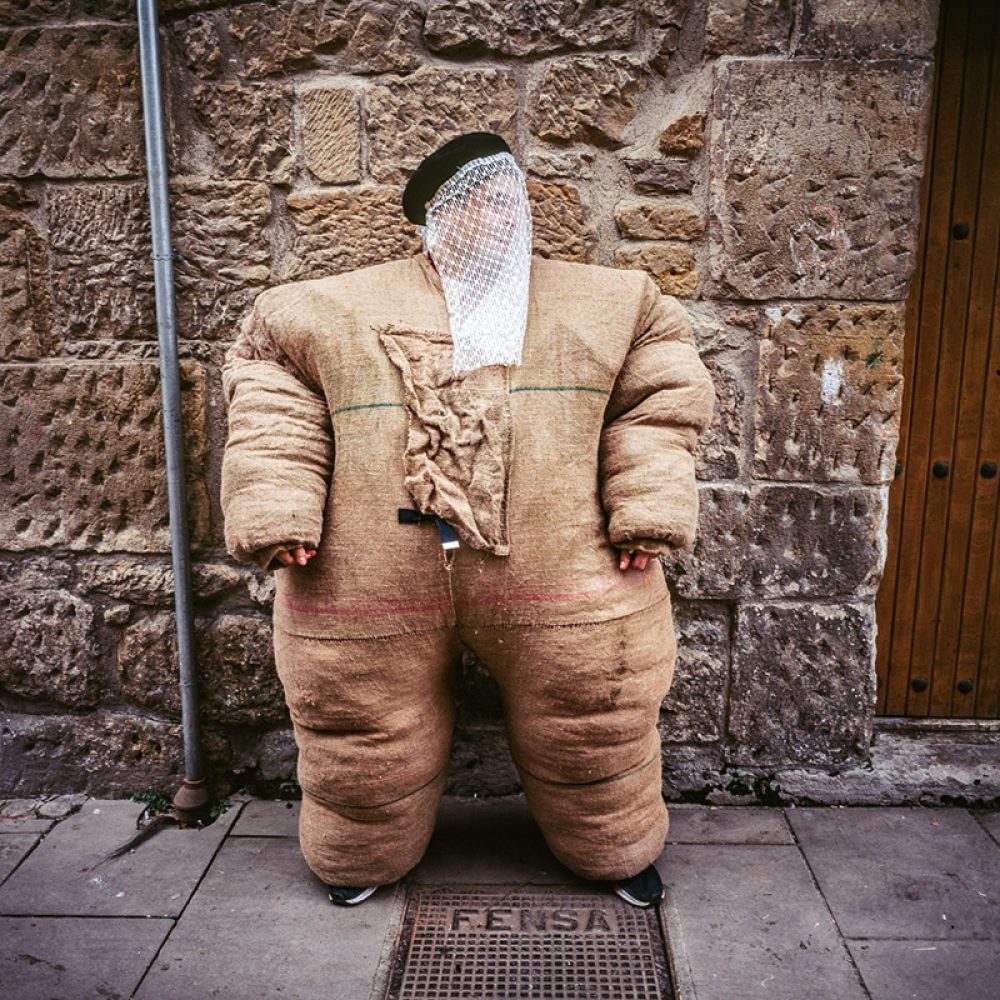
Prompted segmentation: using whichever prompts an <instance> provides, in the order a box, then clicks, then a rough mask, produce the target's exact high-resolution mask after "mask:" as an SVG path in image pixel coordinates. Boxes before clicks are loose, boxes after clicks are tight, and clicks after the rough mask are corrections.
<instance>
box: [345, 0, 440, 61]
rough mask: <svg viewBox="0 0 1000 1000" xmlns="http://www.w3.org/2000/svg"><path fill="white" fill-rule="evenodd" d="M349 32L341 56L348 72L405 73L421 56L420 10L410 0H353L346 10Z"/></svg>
mask: <svg viewBox="0 0 1000 1000" xmlns="http://www.w3.org/2000/svg"><path fill="white" fill-rule="evenodd" d="M347 17H348V21H349V23H350V28H351V35H350V39H349V41H348V43H347V48H346V49H345V50H344V52H343V53H342V55H341V60H342V62H343V63H344V67H345V68H346V69H347V70H349V71H350V72H351V73H355V74H359V75H362V74H365V73H408V72H409V71H411V70H414V69H416V68H417V67H418V66H419V65H420V63H421V62H422V60H423V58H424V54H423V47H422V45H421V38H420V36H421V31H422V29H423V23H424V12H423V9H422V8H421V6H420V4H418V3H414V2H411V0H401V2H400V0H391V2H386V3H382V2H370V0H357V2H355V3H353V4H351V6H350V8H348V11H347Z"/></svg>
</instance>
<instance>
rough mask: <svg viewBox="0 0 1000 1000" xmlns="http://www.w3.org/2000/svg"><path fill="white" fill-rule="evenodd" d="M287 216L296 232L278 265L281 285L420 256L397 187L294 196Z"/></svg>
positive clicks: (417, 239)
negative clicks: (415, 255)
mask: <svg viewBox="0 0 1000 1000" xmlns="http://www.w3.org/2000/svg"><path fill="white" fill-rule="evenodd" d="M288 212H289V217H290V219H291V223H292V226H293V227H294V229H293V234H292V241H291V245H290V247H289V249H288V251H287V253H286V255H285V257H284V258H283V259H282V260H281V262H280V278H281V280H283V281H295V280H301V279H304V278H319V277H323V276H325V275H328V274H340V273H341V272H343V271H350V270H352V269H353V268H357V267H367V266H368V265H369V264H379V263H381V262H382V261H386V260H392V259H393V258H396V257H404V256H407V255H410V254H415V253H419V252H420V239H419V238H418V237H417V235H416V232H415V230H414V228H413V226H412V225H411V224H410V223H409V222H408V221H407V219H406V217H405V216H404V215H403V210H402V207H401V204H400V194H399V190H398V189H397V188H394V187H369V188H361V189H359V190H355V191H309V192H302V193H297V194H291V195H289V196H288Z"/></svg>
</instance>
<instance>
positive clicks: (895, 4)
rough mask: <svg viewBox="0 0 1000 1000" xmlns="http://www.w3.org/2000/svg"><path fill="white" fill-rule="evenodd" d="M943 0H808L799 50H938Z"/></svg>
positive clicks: (871, 54) (857, 54) (877, 54)
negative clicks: (939, 11) (939, 9)
mask: <svg viewBox="0 0 1000 1000" xmlns="http://www.w3.org/2000/svg"><path fill="white" fill-rule="evenodd" d="M939 6H940V4H939V0H882V2H881V3H877V4H871V3H867V2H866V0H835V2H832V3H831V2H830V0H820V2H817V0H803V3H802V14H801V17H800V20H799V42H798V44H797V45H796V46H795V52H796V54H798V55H819V56H826V57H827V58H829V57H831V56H843V57H845V58H848V59H873V58H875V59H887V58H888V59H891V58H893V57H898V56H931V55H933V54H934V43H935V41H936V35H937V27H938V8H939Z"/></svg>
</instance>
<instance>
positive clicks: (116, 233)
mask: <svg viewBox="0 0 1000 1000" xmlns="http://www.w3.org/2000/svg"><path fill="white" fill-rule="evenodd" d="M48 203H49V206H48V207H49V239H50V241H51V244H52V271H53V279H52V284H53V290H54V296H55V305H56V316H57V319H58V321H59V327H60V329H62V330H64V331H65V333H66V336H68V337H69V338H71V339H77V338H82V339H105V338H115V339H122V340H124V339H132V338H142V337H151V338H155V337H156V310H155V299H154V294H153V266H152V261H151V259H150V249H149V248H150V233H149V212H148V197H147V192H146V187H145V185H143V184H138V183H137V184H100V185H88V186H86V187H60V188H58V189H52V190H50V192H49V196H48ZM270 212H271V203H270V196H269V193H268V188H267V185H265V184H260V183H251V182H221V181H187V182H184V181H180V182H175V183H174V184H172V185H171V215H172V226H171V228H172V230H173V232H174V234H175V239H174V249H175V250H176V252H177V254H178V255H179V256H178V259H177V260H176V261H175V264H174V277H175V283H176V284H175V287H176V296H177V305H176V311H177V332H178V336H179V337H181V338H188V337H190V338H193V339H198V340H202V339H212V338H215V337H224V338H231V337H233V336H234V335H235V332H236V330H237V328H238V325H239V322H240V320H241V319H242V317H243V315H244V314H245V313H246V312H247V311H248V309H249V307H250V304H251V302H252V301H253V299H254V298H255V297H256V295H257V294H258V293H259V292H260V291H262V290H263V288H264V287H265V285H266V284H267V282H268V280H269V278H270V267H269V260H270V253H271V251H270V245H269V241H268V236H267V230H266V226H267V223H268V220H269V218H270ZM220 261H225V262H226V264H225V266H223V267H220Z"/></svg>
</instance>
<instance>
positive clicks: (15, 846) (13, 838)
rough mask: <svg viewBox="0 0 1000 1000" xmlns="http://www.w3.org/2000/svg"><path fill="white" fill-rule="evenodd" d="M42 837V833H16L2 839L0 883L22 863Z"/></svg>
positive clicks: (0, 847) (0, 846)
mask: <svg viewBox="0 0 1000 1000" xmlns="http://www.w3.org/2000/svg"><path fill="white" fill-rule="evenodd" d="M40 837H41V834H40V833H20V834H17V833H15V834H11V835H10V836H9V837H2V838H0V882H3V881H4V879H6V878H7V876H8V875H10V873H11V872H12V871H13V870H14V869H15V868H16V867H17V866H18V865H19V864H20V863H21V861H22V860H23V859H24V856H25V855H26V854H27V853H28V851H30V850H31V849H32V848H33V847H34V846H35V844H37V843H38V840H39V838H40Z"/></svg>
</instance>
